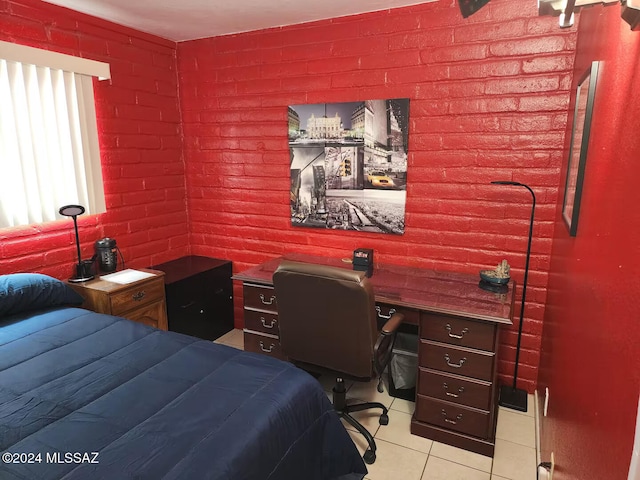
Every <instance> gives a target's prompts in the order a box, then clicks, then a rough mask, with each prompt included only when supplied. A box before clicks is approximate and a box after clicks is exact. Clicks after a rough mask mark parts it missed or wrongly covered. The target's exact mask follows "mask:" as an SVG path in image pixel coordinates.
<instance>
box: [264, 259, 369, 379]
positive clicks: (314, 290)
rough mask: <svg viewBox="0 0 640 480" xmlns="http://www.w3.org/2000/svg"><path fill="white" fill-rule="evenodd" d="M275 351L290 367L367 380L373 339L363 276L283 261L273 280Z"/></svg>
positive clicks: (355, 272) (323, 266) (345, 271)
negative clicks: (309, 367)
mask: <svg viewBox="0 0 640 480" xmlns="http://www.w3.org/2000/svg"><path fill="white" fill-rule="evenodd" d="M273 284H274V287H275V290H276V297H277V299H278V323H279V326H280V345H281V346H282V350H283V352H284V354H285V355H287V356H288V357H289V359H290V360H291V361H292V362H293V363H304V364H308V365H315V366H318V367H322V368H323V369H328V370H333V371H335V372H339V373H342V374H344V375H345V376H350V377H357V378H371V377H372V376H373V374H374V373H373V366H372V364H373V349H374V345H375V342H376V339H377V336H378V333H377V320H376V312H375V302H374V295H373V288H372V286H371V284H370V283H369V281H368V279H367V278H366V276H365V275H364V272H358V271H354V270H347V269H344V268H338V267H329V266H325V265H315V264H309V263H300V262H292V261H287V260H285V261H282V262H281V263H280V266H279V267H278V269H277V270H276V271H275V273H274V274H273Z"/></svg>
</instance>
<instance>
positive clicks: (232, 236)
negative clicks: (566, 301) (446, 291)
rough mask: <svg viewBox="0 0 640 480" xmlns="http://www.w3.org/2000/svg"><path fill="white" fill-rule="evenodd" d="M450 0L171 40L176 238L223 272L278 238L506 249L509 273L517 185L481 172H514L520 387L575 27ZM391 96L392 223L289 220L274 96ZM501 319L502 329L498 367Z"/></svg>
mask: <svg viewBox="0 0 640 480" xmlns="http://www.w3.org/2000/svg"><path fill="white" fill-rule="evenodd" d="M456 5H457V4H456V3H454V2H436V3H430V4H423V5H418V6H414V7H407V8H402V9H394V10H388V11H384V12H376V13H371V14H365V15H358V16H351V17H343V18H337V19H332V20H325V21H318V22H314V23H308V24H304V25H297V26H289V27H282V28H274V29H269V30H263V31H258V32H251V33H245V34H238V35H229V36H224V37H217V38H208V39H202V40H196V41H192V42H185V43H181V44H179V45H178V69H179V72H180V99H181V105H182V107H181V108H182V112H183V128H184V134H185V158H186V165H187V172H186V175H187V185H188V187H187V195H188V203H189V214H190V220H191V237H190V244H191V248H192V250H193V252H194V253H198V254H206V255H211V256H216V257H223V258H229V259H231V260H233V262H234V269H235V270H236V271H238V270H240V269H243V268H245V267H247V266H249V265H253V264H255V263H257V262H260V261H262V260H265V259H267V258H270V257H274V256H277V255H280V254H283V253H285V252H306V253H316V254H318V253H320V254H324V255H330V256H335V257H348V256H350V255H351V251H352V250H353V249H354V248H356V247H359V246H368V247H373V248H374V249H375V250H376V258H377V259H378V260H379V261H380V262H389V263H399V264H411V265H418V266H423V267H428V268H437V269H444V270H457V271H465V272H472V273H476V272H477V271H478V270H480V269H482V268H490V267H492V266H494V265H496V264H497V263H498V262H500V261H501V260H502V259H503V258H506V259H508V261H509V262H510V263H511V265H512V267H513V271H512V272H513V273H512V275H513V277H514V278H515V279H516V280H518V281H521V280H522V276H523V267H524V252H525V250H526V245H527V233H528V222H529V213H530V208H531V207H530V195H529V193H528V192H527V191H525V190H524V189H517V188H515V189H514V188H513V187H498V186H492V185H489V182H490V181H491V180H500V179H506V180H511V179H513V180H516V181H520V182H523V183H526V184H529V185H530V186H531V187H532V188H533V189H534V190H535V192H536V194H537V197H538V207H537V209H536V226H535V231H534V234H535V239H534V241H533V247H532V260H531V269H532V270H531V272H530V276H529V281H530V283H529V289H528V302H527V308H526V314H525V317H526V318H525V322H526V323H525V325H524V337H523V342H522V347H523V352H522V355H521V357H520V358H521V362H522V365H521V368H520V378H521V379H522V381H521V382H520V386H521V387H523V388H527V389H528V390H530V391H533V386H534V384H535V381H536V376H537V366H538V362H539V349H540V334H541V330H542V320H543V315H544V303H545V299H546V293H547V291H546V288H547V277H548V268H549V257H550V252H551V241H552V238H553V230H554V214H555V205H556V202H557V197H558V186H559V183H560V175H559V169H560V165H561V161H562V148H563V139H564V133H565V124H566V120H567V105H568V99H569V95H568V90H569V87H570V85H571V74H572V65H573V58H574V48H575V31H574V30H573V29H571V30H560V29H559V28H558V24H557V19H555V18H539V17H538V16H537V5H536V2H535V1H533V0H526V1H524V0H517V1H516V0H492V2H491V3H490V4H489V5H487V6H486V7H484V8H483V9H481V10H480V11H479V12H478V13H476V14H475V15H473V16H472V17H470V18H468V19H466V20H463V19H462V17H461V15H460V12H459V10H458V8H457V6H456ZM394 97H409V98H410V99H411V104H410V133H409V151H410V153H409V170H408V174H407V175H408V187H407V204H406V231H405V234H404V235H403V236H393V235H379V234H364V233H355V232H354V233H345V232H340V233H337V232H332V231H318V230H312V229H305V228H293V227H291V225H290V220H289V170H288V169H289V152H288V145H287V108H286V107H287V106H288V105H294V104H302V103H323V102H341V101H354V100H365V99H377V98H394ZM519 293H520V288H518V295H519ZM235 294H236V317H237V319H238V321H239V322H240V319H241V315H242V311H241V308H240V307H241V303H240V300H241V298H240V297H241V291H240V289H239V287H238V286H236V291H235ZM516 311H517V312H518V311H519V306H518V305H516ZM515 316H516V319H515V320H516V323H517V316H518V315H517V314H516V315H515ZM516 332H517V328H516V326H514V327H513V328H512V329H508V330H506V331H505V332H503V337H504V338H503V347H502V348H501V357H502V363H501V364H500V368H499V371H500V374H501V376H502V378H503V380H505V381H509V379H510V378H511V373H512V371H513V365H514V364H513V362H514V358H515V348H514V345H515V339H516Z"/></svg>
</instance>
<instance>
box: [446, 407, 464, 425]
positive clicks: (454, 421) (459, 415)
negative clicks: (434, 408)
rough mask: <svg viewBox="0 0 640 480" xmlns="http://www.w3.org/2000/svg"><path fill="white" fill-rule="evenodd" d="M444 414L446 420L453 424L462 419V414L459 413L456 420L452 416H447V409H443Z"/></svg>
mask: <svg viewBox="0 0 640 480" xmlns="http://www.w3.org/2000/svg"><path fill="white" fill-rule="evenodd" d="M442 416H443V417H444V421H445V422H447V423H450V424H452V425H456V424H457V423H458V422H459V421H460V420H462V414H461V413H459V414H458V415H456V419H455V420H451V419H450V418H447V412H446V411H445V409H444V408H443V409H442Z"/></svg>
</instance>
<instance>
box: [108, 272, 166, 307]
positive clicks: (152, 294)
mask: <svg viewBox="0 0 640 480" xmlns="http://www.w3.org/2000/svg"><path fill="white" fill-rule="evenodd" d="M161 298H164V280H163V279H162V277H158V278H157V279H154V280H150V281H149V282H145V283H144V284H142V285H137V286H135V287H131V288H127V289H126V290H123V291H121V292H118V293H115V294H113V295H112V296H111V314H112V315H120V314H122V313H124V312H126V311H127V310H132V309H134V308H138V307H141V306H143V305H148V304H150V303H152V302H155V301H157V300H159V299H161Z"/></svg>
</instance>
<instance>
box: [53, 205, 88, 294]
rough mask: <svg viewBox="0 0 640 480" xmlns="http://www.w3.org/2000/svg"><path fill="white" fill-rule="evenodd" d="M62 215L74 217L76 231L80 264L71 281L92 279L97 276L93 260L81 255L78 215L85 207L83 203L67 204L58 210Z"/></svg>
mask: <svg viewBox="0 0 640 480" xmlns="http://www.w3.org/2000/svg"><path fill="white" fill-rule="evenodd" d="M58 212H59V213H60V215H63V216H65V217H72V218H73V228H74V229H75V231H76V249H77V250H78V264H77V265H76V275H75V276H74V277H71V278H70V279H69V281H70V282H74V283H77V282H86V281H87V280H91V279H92V278H94V277H95V276H94V275H93V273H92V272H91V267H92V265H93V261H92V260H85V261H83V260H82V256H81V255H80V237H79V236H78V221H77V220H76V219H77V217H78V215H82V214H83V213H84V207H83V206H82V205H65V206H64V207H61V208H60V210H58Z"/></svg>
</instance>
